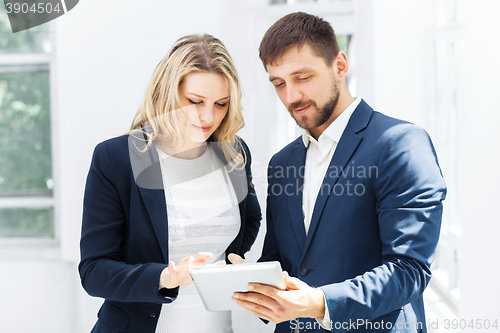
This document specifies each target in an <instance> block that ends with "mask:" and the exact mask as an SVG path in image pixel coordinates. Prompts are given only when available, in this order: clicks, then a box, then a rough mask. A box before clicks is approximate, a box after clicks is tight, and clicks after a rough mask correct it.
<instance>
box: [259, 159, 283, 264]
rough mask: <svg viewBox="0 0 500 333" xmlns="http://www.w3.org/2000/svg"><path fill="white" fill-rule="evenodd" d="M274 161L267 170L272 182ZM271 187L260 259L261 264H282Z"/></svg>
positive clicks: (268, 190)
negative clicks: (274, 220) (275, 229)
mask: <svg viewBox="0 0 500 333" xmlns="http://www.w3.org/2000/svg"><path fill="white" fill-rule="evenodd" d="M273 160H274V156H273V157H272V158H271V160H270V161H269V166H268V168H267V170H268V174H267V179H268V180H270V179H272V175H271V174H270V172H271V170H273V165H274V164H273ZM269 192H270V187H269V186H268V188H267V204H266V236H265V239H264V246H263V248H262V255H261V257H260V258H259V260H258V261H259V262H265V261H279V262H281V255H280V251H279V248H278V242H277V241H276V234H275V231H274V223H273V216H272V210H271V209H270V207H272V204H271V202H270V198H271V196H270V195H269V194H270V193H269Z"/></svg>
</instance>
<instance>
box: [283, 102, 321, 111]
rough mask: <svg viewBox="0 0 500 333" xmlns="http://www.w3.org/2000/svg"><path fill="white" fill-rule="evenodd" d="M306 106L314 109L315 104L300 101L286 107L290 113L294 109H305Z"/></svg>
mask: <svg viewBox="0 0 500 333" xmlns="http://www.w3.org/2000/svg"><path fill="white" fill-rule="evenodd" d="M308 105H310V106H314V107H316V102H314V101H312V100H309V101H302V102H296V103H292V104H290V105H289V106H288V111H289V112H290V113H292V112H293V110H295V109H302V108H304V107H306V106H308Z"/></svg>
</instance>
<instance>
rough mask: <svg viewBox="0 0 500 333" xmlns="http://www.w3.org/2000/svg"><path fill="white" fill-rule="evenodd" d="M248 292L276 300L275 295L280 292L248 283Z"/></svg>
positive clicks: (262, 285) (269, 287)
mask: <svg viewBox="0 0 500 333" xmlns="http://www.w3.org/2000/svg"><path fill="white" fill-rule="evenodd" d="M248 290H250V291H252V292H255V293H259V294H262V295H266V296H268V297H271V298H276V293H277V292H278V291H279V290H280V289H277V288H274V287H271V286H268V285H265V284H260V283H249V284H248Z"/></svg>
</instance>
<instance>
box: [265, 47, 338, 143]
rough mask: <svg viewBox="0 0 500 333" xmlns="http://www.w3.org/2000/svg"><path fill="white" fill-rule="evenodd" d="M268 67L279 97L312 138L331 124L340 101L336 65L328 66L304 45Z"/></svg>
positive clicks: (293, 49) (295, 48)
mask: <svg viewBox="0 0 500 333" xmlns="http://www.w3.org/2000/svg"><path fill="white" fill-rule="evenodd" d="M334 63H335V61H334ZM266 68H267V71H268V73H269V80H270V81H271V83H273V85H274V87H275V89H276V93H277V94H278V97H279V98H280V100H281V102H282V103H283V104H284V105H285V107H286V108H287V109H288V112H290V115H291V116H292V117H293V118H294V119H295V121H296V122H297V124H298V125H299V126H300V127H302V128H304V129H306V130H309V131H311V133H312V134H313V135H314V133H313V132H315V130H320V133H321V132H322V131H323V130H324V129H325V128H326V126H328V125H329V124H330V123H331V121H330V122H327V121H328V120H329V119H330V117H331V115H332V113H333V110H334V109H335V106H336V105H337V102H338V98H339V88H338V83H337V80H336V77H335V72H334V70H333V65H332V66H327V65H326V64H325V61H324V60H323V58H320V57H318V56H316V55H315V54H314V53H313V51H312V49H311V48H310V47H309V45H304V46H303V47H302V48H301V49H300V51H299V49H298V48H297V47H292V48H291V49H290V50H288V51H287V52H286V53H285V54H284V55H283V56H282V57H281V58H279V59H278V61H277V63H276V64H275V65H267V66H266ZM326 124H328V125H326ZM322 125H326V126H324V127H325V128H322V127H323V126H322Z"/></svg>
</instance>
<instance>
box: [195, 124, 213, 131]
mask: <svg viewBox="0 0 500 333" xmlns="http://www.w3.org/2000/svg"><path fill="white" fill-rule="evenodd" d="M193 127H194V128H196V129H197V130H198V131H200V132H209V131H210V129H211V128H212V126H196V125H193Z"/></svg>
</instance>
